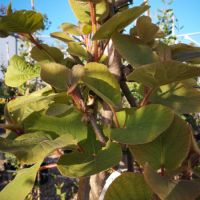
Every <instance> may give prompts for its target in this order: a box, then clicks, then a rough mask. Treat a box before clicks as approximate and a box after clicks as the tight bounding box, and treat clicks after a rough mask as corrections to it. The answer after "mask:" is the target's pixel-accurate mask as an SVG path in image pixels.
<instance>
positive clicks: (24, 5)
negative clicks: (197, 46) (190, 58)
mask: <svg viewBox="0 0 200 200" xmlns="http://www.w3.org/2000/svg"><path fill="white" fill-rule="evenodd" d="M9 2H10V0H0V4H4V5H7V4H8V3H9ZM141 2H143V1H142V0H134V5H139V4H140V3H141ZM12 4H13V7H14V8H15V9H31V0H12ZM149 4H150V5H151V16H152V18H153V19H154V21H155V19H156V18H155V16H156V13H157V9H158V8H162V7H163V4H162V2H161V0H149ZM170 7H171V8H173V9H174V12H175V15H176V17H177V18H178V20H179V24H180V26H182V25H183V26H184V28H183V29H182V30H181V31H180V32H179V33H178V34H183V33H193V32H200V0H189V1H188V0H174V2H173V4H172V5H171V6H170ZM35 8H36V10H37V11H40V12H42V13H45V14H47V15H48V17H49V19H50V21H51V22H52V25H51V27H50V29H49V30H48V31H46V32H45V34H48V33H49V32H53V31H57V30H58V28H59V25H60V24H61V23H63V22H71V23H76V22H77V20H76V19H75V17H74V16H73V13H72V11H71V9H70V7H69V4H68V0H35ZM194 39H196V40H198V41H200V35H199V36H196V37H194Z"/></svg>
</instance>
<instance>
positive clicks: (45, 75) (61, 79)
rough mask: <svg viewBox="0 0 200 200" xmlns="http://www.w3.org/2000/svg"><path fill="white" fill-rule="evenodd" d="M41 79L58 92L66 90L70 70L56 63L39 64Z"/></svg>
mask: <svg viewBox="0 0 200 200" xmlns="http://www.w3.org/2000/svg"><path fill="white" fill-rule="evenodd" d="M40 76H41V79H42V80H43V81H45V82H47V83H49V84H50V85H51V86H52V87H54V88H56V89H58V90H66V89H67V87H68V85H69V83H70V80H71V70H70V69H68V68H67V67H66V66H64V65H61V64H58V63H44V64H41V72H40Z"/></svg>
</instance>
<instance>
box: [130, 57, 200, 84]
mask: <svg viewBox="0 0 200 200" xmlns="http://www.w3.org/2000/svg"><path fill="white" fill-rule="evenodd" d="M199 75H200V68H199V67H196V66H191V65H188V64H184V63H181V62H178V61H172V60H171V61H163V62H156V63H152V64H148V65H144V66H141V67H140V68H137V69H135V70H134V71H133V72H132V73H130V74H129V75H128V77H127V79H128V80H129V81H130V80H131V81H133V80H134V81H137V82H140V83H142V84H144V85H145V86H148V87H152V88H155V87H159V86H161V85H165V84H168V83H172V82H176V81H182V80H184V79H189V78H193V77H197V76H199Z"/></svg>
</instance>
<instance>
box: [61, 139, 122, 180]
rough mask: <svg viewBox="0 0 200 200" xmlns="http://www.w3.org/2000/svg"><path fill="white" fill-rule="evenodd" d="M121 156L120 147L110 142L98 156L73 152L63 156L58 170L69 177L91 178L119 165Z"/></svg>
mask: <svg viewBox="0 0 200 200" xmlns="http://www.w3.org/2000/svg"><path fill="white" fill-rule="evenodd" d="M121 156H122V153H121V148H120V146H119V145H118V144H116V143H112V142H108V143H107V145H106V146H105V147H104V148H102V149H101V150H99V151H98V152H97V153H96V154H89V153H87V152H73V153H70V154H66V155H64V156H62V157H61V158H60V160H59V161H58V169H59V170H60V172H61V173H62V174H63V175H65V176H69V177H83V176H91V175H93V174H97V173H99V172H101V171H105V170H106V169H108V168H110V167H112V166H115V165H117V164H118V163H119V161H120V160H121Z"/></svg>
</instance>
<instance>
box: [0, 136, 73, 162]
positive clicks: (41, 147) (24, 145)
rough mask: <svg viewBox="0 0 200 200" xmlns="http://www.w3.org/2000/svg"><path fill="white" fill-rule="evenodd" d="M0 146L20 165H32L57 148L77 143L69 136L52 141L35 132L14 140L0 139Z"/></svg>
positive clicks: (48, 137)
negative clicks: (14, 157) (15, 158)
mask: <svg viewBox="0 0 200 200" xmlns="http://www.w3.org/2000/svg"><path fill="white" fill-rule="evenodd" d="M0 144H1V145H0V150H1V151H3V152H9V153H12V154H14V155H15V156H16V157H17V159H18V160H19V162H20V163H22V164H24V163H25V164H33V163H36V162H38V160H43V159H44V158H45V157H46V156H48V155H49V154H50V153H51V152H53V151H54V150H56V149H58V148H63V147H67V146H73V145H76V144H77V141H76V140H75V139H74V138H73V136H71V135H69V134H64V135H62V136H60V137H58V138H56V139H54V140H52V139H51V138H50V135H49V134H45V133H43V132H35V133H27V134H24V135H22V136H20V137H17V139H15V140H8V139H4V138H0Z"/></svg>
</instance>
